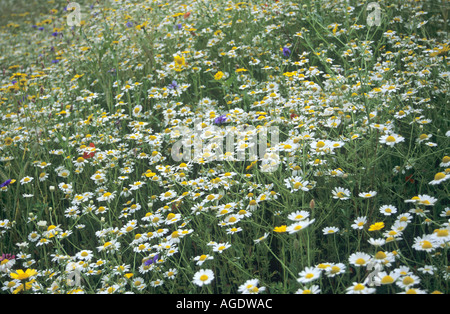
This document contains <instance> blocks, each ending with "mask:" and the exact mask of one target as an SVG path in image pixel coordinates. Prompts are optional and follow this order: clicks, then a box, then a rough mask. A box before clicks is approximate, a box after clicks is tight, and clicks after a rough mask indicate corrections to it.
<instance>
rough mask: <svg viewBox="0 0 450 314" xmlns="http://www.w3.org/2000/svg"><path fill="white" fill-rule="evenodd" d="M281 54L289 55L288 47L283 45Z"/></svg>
mask: <svg viewBox="0 0 450 314" xmlns="http://www.w3.org/2000/svg"><path fill="white" fill-rule="evenodd" d="M283 55H284V56H285V57H289V56H290V55H291V50H290V49H289V48H288V47H283Z"/></svg>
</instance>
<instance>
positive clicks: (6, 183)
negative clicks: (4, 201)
mask: <svg viewBox="0 0 450 314" xmlns="http://www.w3.org/2000/svg"><path fill="white" fill-rule="evenodd" d="M11 181H12V180H11V179H8V180H6V181H5V182H3V183H2V184H0V188H2V187H4V186H7V185H9V184H10V183H11Z"/></svg>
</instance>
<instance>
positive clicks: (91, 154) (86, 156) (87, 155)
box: [83, 143, 95, 159]
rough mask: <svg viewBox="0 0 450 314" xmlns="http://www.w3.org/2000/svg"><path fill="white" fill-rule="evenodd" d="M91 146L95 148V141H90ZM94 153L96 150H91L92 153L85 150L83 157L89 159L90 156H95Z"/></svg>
mask: <svg viewBox="0 0 450 314" xmlns="http://www.w3.org/2000/svg"><path fill="white" fill-rule="evenodd" d="M89 147H92V148H95V145H94V143H90V144H89ZM94 155H95V151H93V152H91V153H88V152H84V153H83V158H84V159H89V158H92V157H94Z"/></svg>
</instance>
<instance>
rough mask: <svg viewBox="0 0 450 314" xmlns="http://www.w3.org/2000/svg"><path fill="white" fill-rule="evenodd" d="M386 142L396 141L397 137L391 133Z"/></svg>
mask: <svg viewBox="0 0 450 314" xmlns="http://www.w3.org/2000/svg"><path fill="white" fill-rule="evenodd" d="M386 142H389V143H393V142H395V137H393V136H392V135H389V136H388V137H387V138H386Z"/></svg>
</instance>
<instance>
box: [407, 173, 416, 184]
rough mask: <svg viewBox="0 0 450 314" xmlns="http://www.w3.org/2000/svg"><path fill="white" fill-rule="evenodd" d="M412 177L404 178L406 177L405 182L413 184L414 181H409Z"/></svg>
mask: <svg viewBox="0 0 450 314" xmlns="http://www.w3.org/2000/svg"><path fill="white" fill-rule="evenodd" d="M412 176H413V175H412V174H411V175H409V176H406V177H405V182H411V183H414V179H411V178H412Z"/></svg>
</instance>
